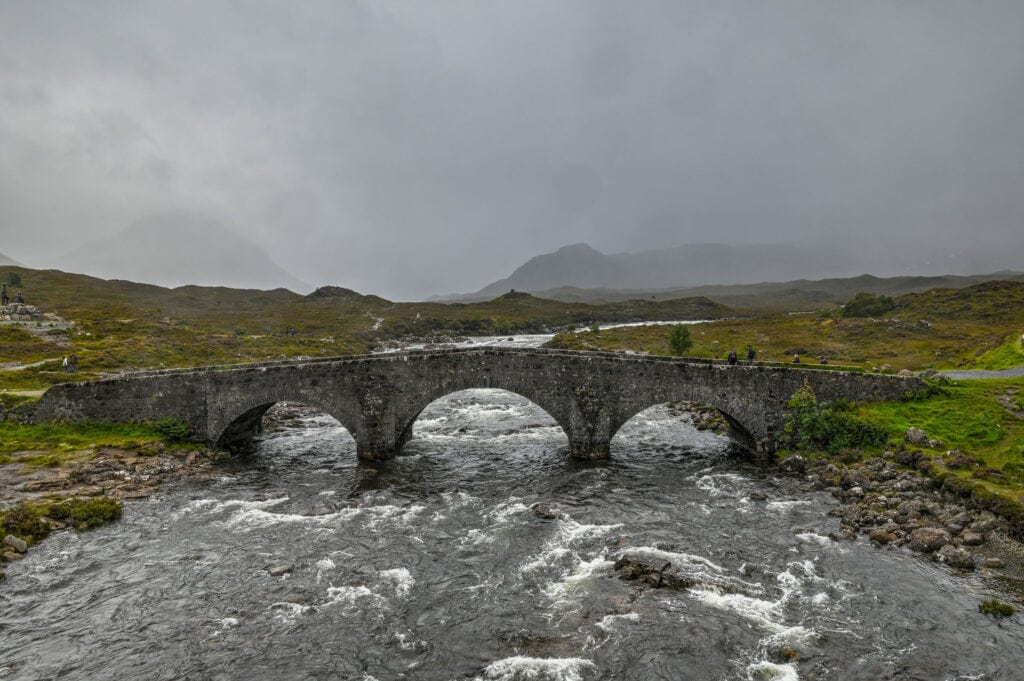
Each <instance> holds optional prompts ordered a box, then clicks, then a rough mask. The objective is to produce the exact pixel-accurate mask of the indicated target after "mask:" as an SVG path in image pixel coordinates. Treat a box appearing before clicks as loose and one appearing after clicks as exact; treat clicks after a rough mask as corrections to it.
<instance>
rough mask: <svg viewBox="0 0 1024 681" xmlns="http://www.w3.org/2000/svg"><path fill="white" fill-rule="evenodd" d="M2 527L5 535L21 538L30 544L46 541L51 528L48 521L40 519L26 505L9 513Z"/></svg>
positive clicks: (0, 525)
mask: <svg viewBox="0 0 1024 681" xmlns="http://www.w3.org/2000/svg"><path fill="white" fill-rule="evenodd" d="M0 527H2V528H3V530H4V534H13V535H14V536H15V537H21V538H22V539H24V540H25V541H27V542H28V543H29V544H34V543H35V542H37V541H40V540H42V539H46V537H47V535H49V534H50V526H49V525H48V524H47V523H46V521H44V520H43V519H42V517H40V515H39V513H38V512H36V511H35V510H34V509H32V508H29V507H28V506H25V505H24V504H19V505H18V506H15V507H14V508H13V509H11V510H10V511H8V512H7V513H6V514H5V515H4V517H3V522H2V523H0Z"/></svg>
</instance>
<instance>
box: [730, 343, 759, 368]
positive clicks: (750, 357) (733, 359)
mask: <svg viewBox="0 0 1024 681" xmlns="http://www.w3.org/2000/svg"><path fill="white" fill-rule="evenodd" d="M755 359H757V351H756V350H754V346H752V345H748V346H747V362H749V363H750V364H753V363H754V360H755ZM739 363H740V357H739V355H737V354H736V351H735V350H732V351H730V352H729V364H739Z"/></svg>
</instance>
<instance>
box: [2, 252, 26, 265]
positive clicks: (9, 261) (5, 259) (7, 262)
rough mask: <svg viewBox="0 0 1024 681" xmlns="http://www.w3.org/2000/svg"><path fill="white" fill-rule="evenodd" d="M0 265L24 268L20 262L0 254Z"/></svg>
mask: <svg viewBox="0 0 1024 681" xmlns="http://www.w3.org/2000/svg"><path fill="white" fill-rule="evenodd" d="M0 265H10V266H11V267H24V265H22V264H21V263H20V262H18V261H17V260H14V259H13V258H8V257H7V256H6V255H4V254H3V253H0Z"/></svg>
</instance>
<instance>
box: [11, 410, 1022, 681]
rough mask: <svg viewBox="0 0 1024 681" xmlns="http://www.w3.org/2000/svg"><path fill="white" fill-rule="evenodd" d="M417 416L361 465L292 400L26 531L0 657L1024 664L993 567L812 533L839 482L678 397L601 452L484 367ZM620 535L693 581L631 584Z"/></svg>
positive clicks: (814, 671)
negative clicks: (755, 449)
mask: <svg viewBox="0 0 1024 681" xmlns="http://www.w3.org/2000/svg"><path fill="white" fill-rule="evenodd" d="M415 429H416V431H415V436H414V438H413V439H412V440H411V441H410V442H409V443H408V444H407V445H406V446H405V449H404V454H405V455H404V456H401V457H399V458H397V459H395V460H393V461H390V462H386V463H383V464H374V465H370V464H366V463H360V462H358V461H357V459H356V455H355V443H354V441H353V440H352V438H351V437H350V436H349V434H348V433H347V432H346V431H345V430H344V429H343V428H342V427H341V426H340V425H338V423H337V422H335V421H334V420H333V419H331V418H329V417H327V416H324V415H321V414H316V413H307V412H298V413H297V414H294V415H293V417H292V418H291V419H289V420H286V421H284V422H282V423H279V424H278V425H277V426H275V427H274V428H271V429H268V432H266V433H264V434H263V435H261V436H260V437H258V438H256V439H255V440H253V441H252V442H251V443H250V444H249V445H248V446H247V447H246V448H245V449H244V450H242V451H238V452H236V453H234V455H232V456H231V457H228V458H225V459H224V460H223V461H222V462H221V463H220V464H219V469H218V471H217V474H216V475H215V476H214V477H213V478H210V479H193V480H182V481H179V482H178V483H175V484H174V485H172V486H171V487H169V488H165V489H164V491H163V492H162V493H161V494H160V495H159V496H156V497H154V498H151V499H149V500H146V501H141V502H135V503H130V504H128V505H127V506H126V507H125V513H124V518H123V520H122V521H120V522H118V523H114V524H112V525H108V526H106V527H102V528H99V529H97V530H94V531H91V532H87V533H83V534H75V533H73V532H63V533H59V534H58V535H55V536H54V537H52V538H51V539H49V540H47V541H46V542H44V543H43V544H41V545H40V546H37V547H35V548H33V550H32V551H31V552H29V555H28V557H27V558H25V559H24V560H22V561H19V562H17V563H14V564H11V565H10V566H9V569H8V574H7V581H6V582H5V583H3V584H0V679H4V680H6V679H14V680H18V681H21V680H25V681H27V680H29V679H32V680H35V679H58V678H59V679H65V680H68V681H70V680H78V679H81V680H90V681H95V680H97V679H120V680H125V679H140V680H142V679H145V680H149V681H155V680H168V681H170V680H172V679H190V680H191V679H197V680H198V679H212V680H215V681H234V680H238V681H242V680H252V679H289V680H295V681H307V680H308V681H313V680H317V681H327V680H335V679H346V680H347V679H352V680H356V681H390V680H392V679H423V680H438V681H441V680H443V681H460V680H475V679H481V680H494V679H497V680H503V681H525V680H527V679H529V680H537V681H547V680H561V681H591V680H597V679H630V680H637V681H643V680H654V679H659V680H662V679H664V680H667V679H673V680H676V679H694V680H702V681H704V680H709V679H713V680H723V681H726V680H729V681H731V680H737V681H754V680H778V681H783V680H785V681H790V680H796V679H821V680H825V679H829V680H835V679H841V680H855V679H856V680H859V679H863V680H865V681H868V680H870V681H878V680H881V679H899V680H908V679H921V680H928V681H942V680H949V681H953V680H964V681H966V680H967V679H974V680H982V679H985V680H990V679H991V680H995V679H1021V678H1024V672H1022V671H1021V670H1024V627H1022V625H1021V624H1020V623H1019V621H1018V619H1017V618H1010V619H1008V620H1003V621H998V620H994V619H992V618H991V617H988V616H985V615H982V614H980V613H979V612H978V610H977V606H978V603H979V601H980V600H982V599H984V598H989V597H991V596H993V595H995V596H1002V597H1004V598H1005V597H1006V594H1005V591H1001V590H1000V588H1001V587H1000V584H998V583H995V582H993V581H992V578H990V577H985V576H984V575H980V574H971V575H967V576H955V575H954V574H952V573H951V572H950V570H949V569H948V568H946V567H943V566H940V565H937V564H933V563H931V562H929V561H928V560H927V559H924V558H922V557H920V556H919V555H915V554H912V553H910V552H909V551H906V550H901V549H881V548H877V547H873V546H871V545H870V544H868V543H867V542H865V541H863V540H861V541H855V542H835V541H832V540H830V539H828V537H827V535H828V533H829V532H830V531H834V530H835V529H836V528H837V522H838V521H836V520H835V519H833V518H828V517H827V516H826V513H827V511H828V510H829V508H831V507H832V506H833V504H834V502H833V500H832V499H831V497H829V496H827V495H825V494H823V493H821V492H816V491H813V490H811V489H810V486H809V485H808V484H807V482H806V481H805V480H802V479H798V478H793V477H784V476H780V475H779V473H778V472H777V471H776V470H774V469H772V468H769V467H764V466H760V465H758V464H755V463H753V462H750V461H747V460H744V459H743V458H742V457H740V456H738V454H737V452H736V451H735V450H734V448H733V447H732V446H731V444H730V442H729V441H728V440H727V439H725V438H722V437H720V436H716V435H713V434H711V433H708V432H700V431H698V430H696V429H694V428H693V427H692V425H691V422H690V420H689V416H688V415H686V414H685V413H680V412H678V411H677V410H675V409H673V408H670V407H668V406H662V407H656V408H653V409H650V410H648V411H646V412H643V413H642V414H640V415H638V416H637V417H635V418H634V419H633V420H632V421H630V422H629V423H628V424H626V426H625V428H624V429H623V430H622V431H621V432H620V433H619V434H618V435H617V436H616V438H615V440H614V442H613V445H612V458H611V459H610V460H609V461H606V462H596V463H591V462H587V463H582V462H577V461H573V460H571V459H569V458H568V455H567V439H566V436H565V434H564V433H563V432H562V430H561V429H560V428H559V427H558V426H557V425H556V424H555V422H554V421H553V420H552V419H551V418H550V417H548V416H547V415H546V414H545V413H544V412H543V411H542V410H540V409H539V408H538V407H536V406H535V405H534V404H532V403H530V402H529V401H526V400H524V399H522V398H520V397H518V396H516V395H512V394H510V393H506V392H502V391H498V390H474V391H466V392H462V393H456V394H454V395H450V396H448V397H446V398H444V399H442V400H439V401H437V402H435V403H434V404H433V405H431V406H430V407H429V408H428V409H427V410H426V411H424V412H423V414H422V415H421V417H420V418H419V420H418V421H417V423H416V427H415ZM536 503H542V504H544V505H546V507H547V508H548V509H550V510H551V511H552V513H547V514H537V513H535V512H534V510H532V508H531V507H532V505H534V504H536ZM543 515H547V516H549V517H543ZM550 516H555V517H550ZM627 552H628V553H631V554H637V555H646V556H648V557H650V558H651V559H652V560H659V561H664V562H670V563H671V564H672V566H673V568H674V569H676V570H677V571H682V572H683V573H685V574H686V575H687V576H688V577H689V578H690V579H691V580H692V581H693V583H694V586H693V587H691V588H689V589H685V590H679V591H669V590H665V589H647V590H643V591H640V590H638V589H637V587H636V586H635V584H634V583H631V582H626V581H623V580H621V579H619V578H618V576H617V574H616V573H615V571H614V568H613V565H614V562H615V560H616V559H617V558H618V557H619V556H621V555H623V554H624V553H627ZM286 566H293V569H292V570H291V571H287V567H286ZM279 567H283V568H284V570H283V574H280V575H279V576H271V574H270V571H271V570H274V568H279Z"/></svg>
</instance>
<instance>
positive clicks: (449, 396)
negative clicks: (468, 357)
mask: <svg viewBox="0 0 1024 681" xmlns="http://www.w3.org/2000/svg"><path fill="white" fill-rule="evenodd" d="M483 391H491V392H494V393H499V394H501V395H502V396H503V397H505V398H506V399H508V398H513V401H515V402H520V404H524V405H525V404H528V405H530V407H532V408H533V409H535V410H536V411H537V412H539V413H540V414H541V415H542V417H541V422H540V423H538V424H537V425H541V426H549V425H551V426H557V427H558V428H559V430H561V431H562V434H563V436H564V437H565V442H564V443H562V444H563V445H565V444H568V437H569V434H568V432H567V431H566V429H565V426H564V425H562V424H561V423H559V422H558V420H557V419H556V418H555V416H554V415H552V414H551V413H550V412H549V411H548V410H547V409H545V408H544V407H543V405H541V404H538V403H537V402H536V401H535V400H532V399H530V398H529V397H527V396H526V395H523V394H521V393H519V392H516V391H514V390H508V389H506V388H464V389H461V390H454V391H452V392H445V393H444V394H443V395H440V396H439V397H437V398H435V399H433V400H431V401H430V402H429V403H427V404H425V405H423V407H422V408H421V409H420V410H419V411H418V412H416V413H415V414H414V415H413V416H412V418H411V420H409V422H408V423H407V425H406V426H405V428H404V429H403V432H402V435H401V436H400V438H399V439H400V442H401V443H402V444H405V443H406V442H408V441H409V440H410V439H412V435H413V428H414V427H415V424H416V423H417V422H418V421H419V420H420V417H421V416H422V415H423V413H424V412H425V411H429V410H430V409H431V408H432V407H434V406H437V405H439V404H441V403H443V402H445V401H452V400H458V399H460V398H463V397H465V398H469V397H470V396H471V395H472V394H473V393H480V392H483ZM483 403H484V404H487V403H488V402H486V401H484V402H483ZM491 404H493V402H491ZM471 424H472V418H470V419H467V420H466V421H465V422H463V421H458V422H455V423H452V424H451V425H452V426H453V427H455V426H457V425H458V426H459V427H460V428H465V427H466V426H468V425H471ZM515 430H516V431H518V432H522V428H521V427H517V428H516V429H515Z"/></svg>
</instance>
